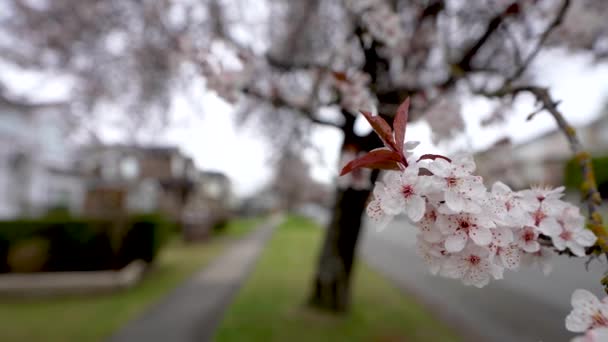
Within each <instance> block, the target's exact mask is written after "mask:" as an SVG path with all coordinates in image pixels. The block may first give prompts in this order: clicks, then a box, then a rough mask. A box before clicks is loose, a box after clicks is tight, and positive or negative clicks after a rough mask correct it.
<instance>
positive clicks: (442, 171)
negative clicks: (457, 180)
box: [428, 158, 451, 177]
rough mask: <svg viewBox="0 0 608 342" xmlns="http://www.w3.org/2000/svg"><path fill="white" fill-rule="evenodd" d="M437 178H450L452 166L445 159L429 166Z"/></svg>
mask: <svg viewBox="0 0 608 342" xmlns="http://www.w3.org/2000/svg"><path fill="white" fill-rule="evenodd" d="M428 169H429V171H431V172H432V173H433V174H434V175H435V176H440V177H448V176H449V175H450V170H451V164H450V162H448V161H447V160H445V159H442V158H437V159H435V160H434V161H433V162H432V163H430V164H429V166H428Z"/></svg>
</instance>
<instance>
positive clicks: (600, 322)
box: [566, 289, 608, 342]
mask: <svg viewBox="0 0 608 342" xmlns="http://www.w3.org/2000/svg"><path fill="white" fill-rule="evenodd" d="M571 302H572V308H573V310H572V312H570V314H569V315H568V317H566V329H568V330H570V331H572V332H576V333H585V335H583V336H579V337H575V338H574V339H573V340H572V342H601V341H608V297H604V299H602V300H601V301H600V300H599V299H598V298H597V297H596V296H594V295H593V294H592V293H591V292H589V291H587V290H582V289H578V290H576V291H574V293H573V294H572V300H571Z"/></svg>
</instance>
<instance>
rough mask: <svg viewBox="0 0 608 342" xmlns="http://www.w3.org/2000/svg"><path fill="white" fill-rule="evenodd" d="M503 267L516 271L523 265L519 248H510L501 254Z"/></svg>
mask: <svg viewBox="0 0 608 342" xmlns="http://www.w3.org/2000/svg"><path fill="white" fill-rule="evenodd" d="M500 258H501V261H502V263H503V265H504V266H505V267H506V268H507V269H510V270H516V269H517V268H518V267H519V264H520V263H521V252H520V251H519V248H517V246H514V245H512V246H509V247H507V248H505V249H503V250H502V253H501V254H500Z"/></svg>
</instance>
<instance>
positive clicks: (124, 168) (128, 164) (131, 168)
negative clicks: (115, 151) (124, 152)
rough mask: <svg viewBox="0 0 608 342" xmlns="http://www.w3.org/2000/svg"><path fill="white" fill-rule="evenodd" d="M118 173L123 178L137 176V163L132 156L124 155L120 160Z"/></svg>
mask: <svg viewBox="0 0 608 342" xmlns="http://www.w3.org/2000/svg"><path fill="white" fill-rule="evenodd" d="M120 175H121V176H122V178H124V179H135V178H137V176H139V164H138V163H137V159H136V158H134V157H125V158H123V159H122V160H121V161H120Z"/></svg>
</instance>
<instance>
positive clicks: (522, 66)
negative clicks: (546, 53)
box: [505, 0, 570, 84]
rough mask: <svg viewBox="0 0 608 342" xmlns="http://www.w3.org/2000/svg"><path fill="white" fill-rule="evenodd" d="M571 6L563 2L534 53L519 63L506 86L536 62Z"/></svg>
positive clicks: (565, 1)
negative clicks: (542, 48) (544, 45)
mask: <svg viewBox="0 0 608 342" xmlns="http://www.w3.org/2000/svg"><path fill="white" fill-rule="evenodd" d="M569 6H570V0H564V1H563V2H562V5H561V6H560V8H559V10H558V11H557V14H556V15H555V18H553V21H551V23H550V24H549V26H547V28H546V29H545V31H543V33H542V34H541V36H540V38H539V39H538V43H537V44H536V46H535V47H534V49H533V50H532V52H531V53H530V54H529V55H528V56H527V57H526V59H525V60H524V61H523V62H522V63H519V67H518V68H517V69H516V70H515V72H514V73H513V75H511V76H510V77H509V78H508V79H507V80H506V81H505V84H510V83H511V82H513V81H515V80H516V79H518V78H519V77H520V76H521V74H523V72H524V71H526V69H527V68H528V66H529V65H530V63H531V62H532V61H533V60H534V58H536V55H538V53H539V52H540V49H541V47H542V46H543V44H545V41H546V40H547V38H549V35H550V34H551V32H553V30H554V29H555V28H556V27H557V26H559V24H561V22H562V20H563V18H564V16H565V15H566V12H567V10H568V7H569Z"/></svg>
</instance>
